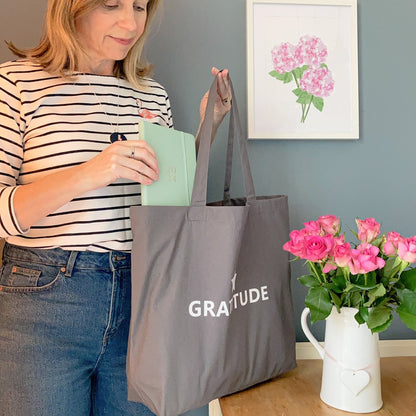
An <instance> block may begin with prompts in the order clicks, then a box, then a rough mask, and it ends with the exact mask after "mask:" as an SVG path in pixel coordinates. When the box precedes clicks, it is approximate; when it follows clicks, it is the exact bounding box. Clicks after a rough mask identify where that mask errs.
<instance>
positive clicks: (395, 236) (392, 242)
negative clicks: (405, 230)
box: [383, 231, 405, 256]
mask: <svg viewBox="0 0 416 416" xmlns="http://www.w3.org/2000/svg"><path fill="white" fill-rule="evenodd" d="M404 240H405V238H404V237H402V236H401V235H400V234H399V233H396V232H395V231H392V232H390V233H388V234H387V238H386V242H385V243H384V245H383V253H384V254H385V255H386V256H395V255H396V254H397V248H398V247H399V243H400V242H404Z"/></svg>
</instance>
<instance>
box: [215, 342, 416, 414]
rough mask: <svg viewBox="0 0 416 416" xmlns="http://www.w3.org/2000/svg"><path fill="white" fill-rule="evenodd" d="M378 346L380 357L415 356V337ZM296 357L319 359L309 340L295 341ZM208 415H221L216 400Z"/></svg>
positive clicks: (382, 343)
mask: <svg viewBox="0 0 416 416" xmlns="http://www.w3.org/2000/svg"><path fill="white" fill-rule="evenodd" d="M379 348H380V356H381V357H412V356H416V339H404V340H385V341H379ZM296 359H297V360H313V359H319V354H318V352H317V351H316V349H315V347H314V346H313V345H312V344H311V343H310V342H297V343H296ZM209 416H222V412H221V406H220V402H219V401H218V400H213V401H212V402H211V403H210V404H209Z"/></svg>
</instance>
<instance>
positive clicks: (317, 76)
mask: <svg viewBox="0 0 416 416" xmlns="http://www.w3.org/2000/svg"><path fill="white" fill-rule="evenodd" d="M299 87H300V89H301V90H302V91H306V92H308V93H309V94H312V95H314V96H315V97H322V98H323V97H328V96H329V95H330V94H331V92H332V90H333V89H334V80H333V78H332V73H331V71H330V70H329V69H328V68H325V67H321V68H309V69H307V70H306V71H305V72H304V73H303V76H302V78H301V80H300V81H299Z"/></svg>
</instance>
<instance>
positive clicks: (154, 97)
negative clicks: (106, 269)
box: [0, 60, 173, 251]
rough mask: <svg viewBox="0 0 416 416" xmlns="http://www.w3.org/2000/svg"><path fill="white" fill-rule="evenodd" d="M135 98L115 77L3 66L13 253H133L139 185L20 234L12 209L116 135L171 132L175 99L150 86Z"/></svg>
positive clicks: (6, 224) (93, 198)
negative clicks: (147, 127)
mask: <svg viewBox="0 0 416 416" xmlns="http://www.w3.org/2000/svg"><path fill="white" fill-rule="evenodd" d="M144 82H145V87H144V88H143V89H142V90H137V89H136V88H134V87H133V86H132V85H131V84H129V83H128V82H127V81H125V80H118V79H117V78H116V77H113V76H103V75H93V74H78V75H77V76H76V77H75V78H74V79H64V78H61V77H58V76H53V75H51V74H49V73H47V72H45V71H44V70H43V69H42V68H41V67H40V66H39V65H36V64H33V63H30V62H29V61H27V60H18V61H13V62H7V63H5V64H2V65H0V237H3V238H6V240H7V241H8V242H10V243H11V244H15V245H20V246H27V247H38V248H55V247H61V248H62V249H65V250H91V251H108V250H119V251H130V249H131V242H132V235H131V225H130V219H129V208H130V206H132V205H139V204H140V203H141V190H140V185H139V184H138V183H136V182H132V181H129V180H126V179H124V180H123V179H120V180H118V181H116V182H114V183H112V184H110V185H109V186H106V187H104V188H100V189H97V190H94V191H90V192H87V193H85V194H83V195H80V196H79V197H77V198H75V199H73V200H72V201H70V202H68V203H67V204H65V205H64V206H62V207H61V208H60V209H58V210H57V211H56V212H53V213H51V214H50V215H48V216H47V217H46V218H44V219H42V220H41V221H39V222H38V223H36V224H34V225H33V226H32V227H31V228H30V229H29V230H22V229H21V227H20V226H19V223H18V221H17V218H16V214H15V212H14V208H13V196H14V194H15V191H16V189H17V187H19V186H21V185H25V184H28V183H31V182H33V181H36V180H38V179H40V178H42V177H44V176H45V175H49V174H53V173H54V172H58V171H59V170H61V169H65V168H68V167H72V166H75V165H78V164H81V163H83V162H86V161H87V160H89V159H91V158H92V157H94V156H96V155H97V154H98V153H99V152H101V151H102V150H104V149H105V148H106V147H107V146H109V145H110V140H109V138H110V134H111V133H113V131H114V130H115V129H117V130H118V131H119V132H120V133H123V134H124V135H125V136H126V138H127V140H137V138H138V120H139V118H140V117H141V116H143V114H144V115H145V117H147V118H148V119H149V120H150V121H151V122H153V123H157V124H160V125H164V126H167V127H170V128H172V126H173V123H172V115H171V108H170V103H169V98H168V96H167V93H166V91H165V89H164V88H163V87H162V86H161V85H160V84H158V83H157V82H155V81H154V80H152V79H146V80H144Z"/></svg>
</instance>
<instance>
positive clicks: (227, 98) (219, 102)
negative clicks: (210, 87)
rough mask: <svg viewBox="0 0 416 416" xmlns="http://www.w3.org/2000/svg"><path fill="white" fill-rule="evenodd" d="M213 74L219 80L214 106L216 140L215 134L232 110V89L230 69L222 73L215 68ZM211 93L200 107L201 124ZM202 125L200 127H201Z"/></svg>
mask: <svg viewBox="0 0 416 416" xmlns="http://www.w3.org/2000/svg"><path fill="white" fill-rule="evenodd" d="M211 73H212V75H213V76H214V77H216V76H217V75H218V74H219V76H218V78H217V96H216V97H215V106H214V125H213V129H212V138H211V140H214V137H215V134H216V132H217V129H218V127H219V125H220V124H221V122H222V120H223V119H224V117H225V115H226V114H227V113H228V112H229V111H230V110H231V88H230V84H229V82H228V69H223V70H222V71H220V70H219V69H218V68H216V67H213V68H212V69H211ZM208 95H209V91H207V92H206V93H205V95H204V96H203V97H202V100H201V105H200V107H199V114H200V116H201V124H202V121H203V120H204V117H205V111H206V108H207V103H208ZM201 124H200V126H199V127H201Z"/></svg>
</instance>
